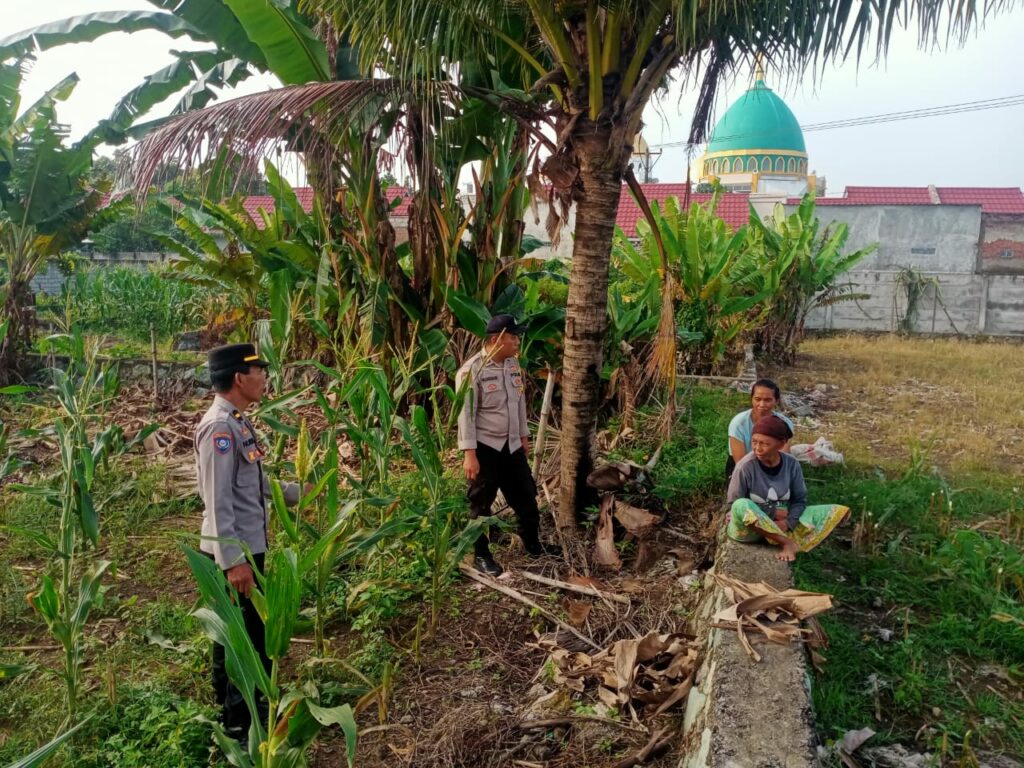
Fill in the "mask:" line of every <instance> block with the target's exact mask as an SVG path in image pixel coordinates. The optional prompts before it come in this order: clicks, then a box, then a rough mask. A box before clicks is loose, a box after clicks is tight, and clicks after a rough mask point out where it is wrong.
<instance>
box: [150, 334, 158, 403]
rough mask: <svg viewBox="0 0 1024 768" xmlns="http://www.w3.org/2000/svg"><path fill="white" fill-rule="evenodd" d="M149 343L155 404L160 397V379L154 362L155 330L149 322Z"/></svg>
mask: <svg viewBox="0 0 1024 768" xmlns="http://www.w3.org/2000/svg"><path fill="white" fill-rule="evenodd" d="M149 343H150V346H151V348H152V350H153V359H152V363H153V405H156V403H157V401H158V400H159V399H160V379H159V376H158V375H157V364H156V330H155V329H154V328H153V324H152V323H150V324H149Z"/></svg>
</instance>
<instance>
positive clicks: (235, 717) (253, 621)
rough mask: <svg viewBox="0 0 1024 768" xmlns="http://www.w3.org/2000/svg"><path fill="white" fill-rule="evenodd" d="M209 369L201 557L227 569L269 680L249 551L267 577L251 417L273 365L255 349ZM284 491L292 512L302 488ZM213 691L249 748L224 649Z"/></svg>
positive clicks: (238, 351)
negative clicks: (210, 395) (247, 412)
mask: <svg viewBox="0 0 1024 768" xmlns="http://www.w3.org/2000/svg"><path fill="white" fill-rule="evenodd" d="M208 362H209V370H210V382H211V384H212V385H213V390H214V392H215V393H216V396H215V397H214V399H213V404H212V405H211V406H210V409H209V410H208V411H207V412H206V413H205V414H204V416H203V418H202V419H201V420H200V422H199V424H198V426H197V427H196V434H195V451H196V469H197V474H198V480H199V495H200V496H201V497H202V500H203V506H204V509H203V529H202V536H203V539H202V542H201V544H200V549H202V551H203V552H205V553H206V554H207V555H209V556H210V557H211V558H213V559H214V560H215V561H216V562H217V565H219V566H220V567H221V568H223V569H224V571H225V575H226V576H227V580H228V582H229V583H230V584H231V587H232V588H233V589H234V590H235V591H236V592H237V593H238V595H239V607H240V608H241V610H242V616H243V618H244V619H245V627H246V630H247V631H248V633H249V637H250V638H251V639H252V643H253V646H254V647H255V648H256V651H257V653H258V654H259V655H260V658H261V659H262V661H263V665H264V667H265V668H266V669H267V672H268V673H269V672H270V660H269V659H268V658H267V655H266V651H265V644H264V628H263V620H262V619H261V618H260V616H259V614H258V613H257V612H256V608H255V607H254V606H253V604H252V602H251V600H249V595H250V594H251V592H252V590H253V588H254V587H255V586H256V583H255V579H254V576H253V571H252V568H251V566H250V565H249V563H248V561H247V560H246V557H245V551H244V549H243V547H242V545H243V544H244V545H245V546H246V547H247V548H248V549H249V551H250V552H251V553H252V555H253V561H254V562H255V564H256V567H257V568H258V569H260V571H261V572H262V570H263V558H264V553H265V552H266V551H267V543H268V542H267V506H266V502H265V498H266V497H267V496H269V495H270V483H269V481H268V480H267V476H266V474H265V473H264V471H263V456H264V454H263V449H262V448H261V446H260V443H259V440H258V438H257V437H256V431H255V429H253V426H252V422H250V421H249V419H248V418H247V417H246V415H245V409H246V408H248V407H249V406H250V405H253V404H255V403H258V402H259V401H260V399H261V398H262V397H263V393H264V390H265V388H266V383H267V375H266V367H267V365H268V363H267V362H265V361H264V360H261V359H260V358H259V356H258V355H257V354H256V349H255V347H254V346H253V345H252V344H229V345H226V346H222V347H217V348H216V349H212V350H210V352H209V355H208ZM283 490H284V496H285V501H286V502H287V503H288V504H289V505H291V504H295V503H297V502H298V498H299V490H300V489H299V487H298V485H296V484H294V483H289V484H286V485H284V486H283ZM213 689H214V693H215V695H216V697H217V703H218V704H220V706H221V717H222V721H223V724H224V729H225V731H226V732H227V733H228V735H229V736H231V737H232V738H235V739H238V740H239V741H242V742H244V741H245V740H246V738H247V735H248V732H249V725H250V720H251V718H250V715H249V710H248V708H247V707H246V705H245V700H244V699H243V698H242V695H241V694H240V693H239V691H238V690H237V689H236V688H235V687H234V685H232V684H231V682H230V680H229V679H228V676H227V672H226V670H225V667H224V648H223V646H221V645H219V644H217V643H214V646H213ZM257 694H258V692H257Z"/></svg>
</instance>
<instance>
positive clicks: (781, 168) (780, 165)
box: [775, 157, 786, 173]
mask: <svg viewBox="0 0 1024 768" xmlns="http://www.w3.org/2000/svg"><path fill="white" fill-rule="evenodd" d="M785 162H786V161H785V160H783V159H782V158H781V157H778V158H776V159H775V172H776V173H783V172H785V170H786V168H785Z"/></svg>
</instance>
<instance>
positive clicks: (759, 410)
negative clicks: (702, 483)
mask: <svg viewBox="0 0 1024 768" xmlns="http://www.w3.org/2000/svg"><path fill="white" fill-rule="evenodd" d="M781 400H782V393H781V392H780V391H779V386H778V384H776V383H775V382H774V381H772V380H771V379H758V380H757V381H755V382H754V386H752V387H751V388H750V408H748V409H747V410H745V411H740V412H739V413H737V414H736V415H735V416H733V418H732V421H730V422H729V456H728V458H727V459H726V462H725V479H726V480H728V479H729V478H730V477H732V472H733V470H734V469H735V468H736V464H737V463H738V462H739V460H740V459H742V458H743V457H744V456H746V455H747V454H748V453H750V451H751V446H750V438H751V435H752V434H753V430H754V424H756V423H757V422H758V420H759V419H763V418H764V417H765V416H771V415H772V414H774V415H776V416H778V417H779V418H780V419H782V420H783V421H784V422H786V424H787V425H788V426H789V431H790V433H792V431H793V422H792V421H790V420H789V419H788V418H786V417H785V416H783V415H782V414H781V413H779V412H778V411H777V410H775V409H776V408H778V407H779V403H780V402H781ZM782 450H784V451H785V452H786V453H789V444H788V443H787V444H786V445H785V446H783V448H782Z"/></svg>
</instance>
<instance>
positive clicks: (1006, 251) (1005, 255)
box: [999, 248, 1017, 259]
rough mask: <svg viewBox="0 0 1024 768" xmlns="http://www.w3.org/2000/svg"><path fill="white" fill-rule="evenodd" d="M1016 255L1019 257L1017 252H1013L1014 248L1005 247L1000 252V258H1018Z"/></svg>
mask: <svg viewBox="0 0 1024 768" xmlns="http://www.w3.org/2000/svg"><path fill="white" fill-rule="evenodd" d="M1016 257H1017V254H1015V253H1014V252H1013V250H1011V249H1010V248H1004V249H1003V250H1002V251H1000V253H999V258H1000V259H1014V258H1016Z"/></svg>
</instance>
